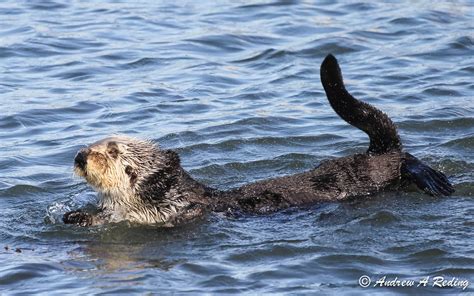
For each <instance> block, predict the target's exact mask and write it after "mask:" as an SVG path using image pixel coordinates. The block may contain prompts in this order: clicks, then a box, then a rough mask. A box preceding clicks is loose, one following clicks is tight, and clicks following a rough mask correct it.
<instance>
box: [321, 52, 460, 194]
mask: <svg viewBox="0 0 474 296" xmlns="http://www.w3.org/2000/svg"><path fill="white" fill-rule="evenodd" d="M321 82H322V84H323V87H324V90H325V91H326V95H327V97H328V100H329V103H330V104H331V107H332V108H333V109H334V111H336V113H337V114H338V115H339V116H340V117H341V118H342V119H344V120H345V121H347V122H348V123H349V124H351V125H353V126H355V127H357V128H359V129H361V130H362V131H364V132H365V133H366V134H367V135H369V138H370V145H369V150H368V151H367V152H368V153H371V154H384V153H388V152H391V151H401V150H402V143H401V141H400V137H399V136H398V133H397V128H396V127H395V124H393V122H392V121H391V120H390V118H389V117H388V116H387V114H385V113H383V112H382V111H380V110H379V109H377V108H375V107H373V106H371V105H369V104H367V103H364V102H361V101H359V100H357V99H356V98H354V97H353V96H352V95H351V94H350V93H349V92H348V91H347V90H346V88H345V86H344V81H343V80H342V73H341V69H340V68H339V64H338V63H337V60H336V58H335V57H334V56H333V55H331V54H329V55H328V56H327V57H326V58H325V59H324V61H323V63H322V64H321ZM401 172H402V177H403V178H404V179H405V180H408V181H410V182H413V183H415V185H416V186H418V188H420V189H421V190H423V191H424V192H425V193H427V194H430V195H435V196H441V195H450V194H452V193H453V192H454V188H453V186H452V185H451V184H450V183H449V180H448V178H446V176H445V175H444V174H443V173H441V172H438V171H436V170H434V169H432V168H430V167H429V166H427V165H426V164H424V163H422V162H421V161H420V160H419V159H417V158H416V157H414V156H413V155H411V154H409V153H405V157H404V159H403V162H402V166H401Z"/></svg>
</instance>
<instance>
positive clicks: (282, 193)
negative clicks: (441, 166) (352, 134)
mask: <svg viewBox="0 0 474 296" xmlns="http://www.w3.org/2000/svg"><path fill="white" fill-rule="evenodd" d="M321 81H322V84H323V87H324V90H325V92H326V95H327V97H328V100H329V102H330V104H331V106H332V108H333V109H334V110H335V112H336V113H337V114H338V115H339V116H340V117H341V118H342V119H344V120H346V121H347V122H348V123H350V124H352V125H353V126H355V127H357V128H359V129H361V130H363V131H364V132H366V133H367V134H368V136H369V139H370V145H369V149H368V151H367V153H361V154H354V155H351V156H346V157H341V158H337V159H332V160H327V161H324V162H323V163H321V164H320V165H319V166H318V167H316V168H315V169H313V170H310V171H308V172H304V173H300V174H295V175H291V176H285V177H279V178H274V179H270V180H264V181H260V182H256V183H252V184H248V185H245V186H242V187H240V188H236V189H233V190H229V191H220V190H216V189H213V188H209V187H207V186H205V185H204V184H201V183H199V182H197V181H196V180H194V179H193V178H192V177H191V176H190V175H189V174H188V173H187V172H186V171H185V170H184V169H183V168H182V167H181V164H180V159H179V156H178V155H177V154H176V153H175V152H174V151H171V150H161V149H160V148H159V147H157V146H156V145H154V144H153V143H151V142H147V141H141V140H137V139H134V138H129V137H125V136H116V137H111V138H106V139H104V140H102V141H99V142H96V143H94V144H92V145H90V146H89V147H87V148H85V149H82V150H81V151H80V152H79V153H78V155H77V156H76V159H75V172H76V174H77V175H79V176H81V177H84V178H85V179H86V180H87V181H88V183H90V184H91V185H92V186H93V187H94V188H96V189H97V191H98V192H99V200H100V202H99V213H98V214H96V215H92V214H89V213H86V212H82V211H80V210H78V211H72V212H69V213H66V214H65V216H64V219H63V220H64V222H65V223H71V224H78V225H81V226H86V225H93V224H100V223H104V222H113V221H121V220H129V221H132V222H137V223H157V224H160V225H163V226H174V225H177V224H180V223H184V222H189V221H191V220H193V219H194V218H196V217H200V216H202V215H204V214H205V213H206V212H209V211H216V212H226V213H252V214H265V213H270V212H275V211H278V210H281V209H285V208H288V207H292V206H301V205H307V204H313V203H315V202H321V201H339V200H347V199H350V198H356V197H361V196H367V195H372V194H375V193H378V192H381V191H385V190H397V189H399V188H401V187H402V186H404V185H406V184H409V183H414V184H415V185H417V186H418V187H419V188H420V189H422V190H424V191H425V192H426V193H428V194H431V195H450V194H452V193H453V192H454V189H453V187H452V186H451V184H450V183H449V181H448V179H447V178H446V176H445V175H444V174H442V173H441V172H438V171H436V170H434V169H432V168H430V167H429V166H427V165H425V164H423V163H422V162H421V161H420V160H418V159H417V158H416V157H414V156H413V155H411V154H409V153H406V152H403V151H402V145H401V141H400V138H399V136H398V133H397V130H396V127H395V125H394V124H393V122H392V121H391V120H390V118H389V117H388V116H387V115H386V114H385V113H383V112H382V111H380V110H378V109H376V108H375V107H373V106H371V105H369V104H367V103H364V102H361V101H359V100H357V99H355V98H354V97H352V95H350V94H349V92H348V91H347V90H346V88H345V86H344V82H343V79H342V74H341V71H340V68H339V65H338V63H337V60H336V58H335V57H334V56H332V55H328V56H327V57H326V59H325V60H324V61H323V63H322V65H321Z"/></svg>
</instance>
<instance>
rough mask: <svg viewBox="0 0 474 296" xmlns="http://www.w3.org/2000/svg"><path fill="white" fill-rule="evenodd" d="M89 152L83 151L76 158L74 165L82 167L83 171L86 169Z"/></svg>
mask: <svg viewBox="0 0 474 296" xmlns="http://www.w3.org/2000/svg"><path fill="white" fill-rule="evenodd" d="M87 154H88V151H87V150H81V151H79V152H78V153H77V155H76V157H75V158H74V163H75V164H76V165H77V166H78V167H80V168H81V169H84V168H85V167H86V164H87Z"/></svg>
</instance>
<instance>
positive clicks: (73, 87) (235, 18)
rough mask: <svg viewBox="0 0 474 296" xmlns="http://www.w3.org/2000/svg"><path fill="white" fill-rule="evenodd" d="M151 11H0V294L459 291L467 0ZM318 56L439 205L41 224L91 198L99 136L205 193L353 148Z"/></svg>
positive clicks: (466, 152)
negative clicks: (418, 171) (441, 193)
mask: <svg viewBox="0 0 474 296" xmlns="http://www.w3.org/2000/svg"><path fill="white" fill-rule="evenodd" d="M159 2H160V1H151V0H149V1H140V2H139V1H133V2H131V3H130V4H127V3H121V2H120V1H110V2H104V1H101V2H85V1H62V2H59V1H39V0H38V1H6V2H4V1H2V3H1V4H0V110H1V112H0V209H1V210H0V213H1V214H0V241H1V244H0V247H1V249H0V294H10V293H15V292H16V293H25V294H30V293H44V294H47V295H50V294H51V293H52V292H56V293H58V294H61V293H71V294H89V293H107V292H109V293H119V292H122V293H124V294H130V293H145V292H154V293H164V292H178V293H182V292H191V293H192V294H200V293H217V292H223V293H224V292H225V293H247V294H254V293H259V294H260V293H269V294H270V293H272V294H273V293H283V294H285V293H299V294H305V293H308V294H312V293H314V294H321V293H323V294H336V293H337V294H338V295H342V294H349V293H353V294H358V293H359V294H364V293H367V292H378V293H385V294H396V293H416V294H424V293H433V292H438V293H439V292H442V293H452V294H456V293H460V292H462V289H460V288H447V289H435V288H429V287H426V288H423V287H419V288H412V289H409V288H393V289H390V288H366V289H364V288H361V287H359V285H358V279H359V277H360V276H362V275H368V276H370V277H371V279H372V280H373V281H374V280H376V279H378V278H380V277H382V276H383V275H387V277H388V278H387V279H393V278H395V277H396V276H398V278H400V279H416V280H418V279H420V278H422V277H426V276H430V277H433V276H445V277H446V278H447V279H451V278H452V277H456V278H459V279H460V280H469V281H470V287H469V288H468V289H466V290H464V292H466V291H470V292H473V291H474V290H473V286H474V282H473V281H474V276H473V274H474V236H473V227H474V202H473V195H474V172H473V171H474V101H473V92H474V79H473V77H474V75H473V74H474V63H473V62H474V59H473V56H474V53H473V40H474V36H473V34H474V7H473V2H472V1H469V0H465V1H408V0H406V1H392V2H390V3H382V2H376V1H372V2H360V1H347V2H340V3H334V2H333V1H321V2H319V3H318V4H314V3H311V2H309V1H308V2H307V1H277V2H273V1H266V2H262V3H260V2H256V1H255V2H254V1H217V2H215V1H205V2H202V1H163V2H167V3H164V4H163V3H162V4H159ZM328 53H333V54H335V55H336V56H337V57H338V58H339V61H340V63H341V67H342V70H343V73H344V75H345V80H346V82H347V86H348V89H349V90H350V91H351V92H352V93H353V94H354V95H355V96H356V97H358V98H360V99H364V100H365V101H367V102H370V103H372V104H374V105H376V106H377V107H379V108H381V109H383V110H384V111H386V112H387V113H388V114H389V115H390V116H391V118H392V119H393V120H394V121H395V122H396V123H397V125H398V127H399V131H400V134H401V137H402V140H403V143H404V145H405V148H406V150H408V151H410V152H411V153H413V154H415V155H416V156H417V157H419V158H421V159H423V160H424V161H425V162H427V163H429V164H430V165H431V166H433V167H434V168H436V169H439V170H441V171H443V172H445V173H446V174H447V175H449V176H450V179H451V180H452V182H453V183H454V184H455V188H456V190H457V192H456V193H455V194H454V195H453V196H451V197H446V198H435V197H430V196H426V195H423V194H421V193H419V192H416V191H414V190H412V191H409V192H396V193H386V194H380V195H378V196H374V197H372V198H366V199H360V200H356V201H351V202H343V203H327V204H320V205H315V206H314V207H312V208H310V209H308V208H306V209H301V210H297V209H296V210H290V211H285V212H282V213H278V214H274V215H270V216H265V217H243V218H238V219H230V218H225V217H220V216H211V217H208V219H207V220H206V221H201V222H200V223H195V224H193V225H188V226H185V227H180V228H177V229H156V228H153V227H137V226H129V225H127V224H126V223H123V224H118V225H109V226H106V227H99V228H93V229H81V228H78V227H74V226H66V225H63V224H62V223H61V221H60V217H61V214H63V213H64V212H65V211H67V210H70V209H75V208H77V207H80V206H84V205H87V204H88V203H93V202H94V198H95V193H94V191H93V190H92V189H91V188H89V187H88V186H87V185H86V184H85V183H84V182H83V181H82V180H80V179H78V178H75V177H73V174H72V160H73V158H74V155H75V153H76V151H77V150H78V149H80V148H81V147H83V146H84V145H85V144H87V143H91V142H93V141H95V140H98V139H100V138H102V137H105V136H107V135H110V134H113V133H125V134H129V135H132V136H137V137H140V138H150V139H153V140H156V141H157V142H159V143H160V145H162V146H163V147H166V148H174V149H176V150H177V151H178V152H179V153H180V155H181V158H182V162H183V165H184V167H185V168H186V169H187V170H189V171H190V172H191V174H192V175H193V176H194V177H195V178H197V179H199V180H201V181H202V182H205V183H206V184H209V185H212V186H216V187H219V188H222V189H225V188H231V187H235V186H239V185H242V184H244V183H247V182H251V181H255V180H260V179H265V178H269V177H276V176H281V175H286V174H292V173H296V172H301V171H303V170H308V169H310V168H312V167H314V166H315V165H316V164H318V163H319V162H320V161H321V160H323V159H328V158H332V157H339V156H345V155H348V154H351V153H355V152H362V151H364V150H365V149H366V148H367V146H368V139H367V137H366V136H365V135H364V134H363V133H362V132H360V131H358V130H357V129H355V128H353V127H351V126H349V125H348V124H346V123H344V122H343V121H342V120H341V119H339V118H338V117H337V115H336V114H335V113H334V112H333V111H332V110H331V108H330V107H329V105H328V103H327V101H326V97H325V94H324V92H323V90H322V86H321V84H320V82H319V65H320V63H321V61H322V59H323V57H324V56H325V55H326V54H328ZM17 249H18V250H17ZM17 251H21V252H17ZM353 294H351V295H353Z"/></svg>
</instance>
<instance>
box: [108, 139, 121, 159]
mask: <svg viewBox="0 0 474 296" xmlns="http://www.w3.org/2000/svg"><path fill="white" fill-rule="evenodd" d="M107 153H108V154H109V155H110V156H111V157H112V158H113V159H116V158H117V156H118V155H119V148H118V145H117V143H116V142H113V141H112V142H109V143H108V144H107Z"/></svg>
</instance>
